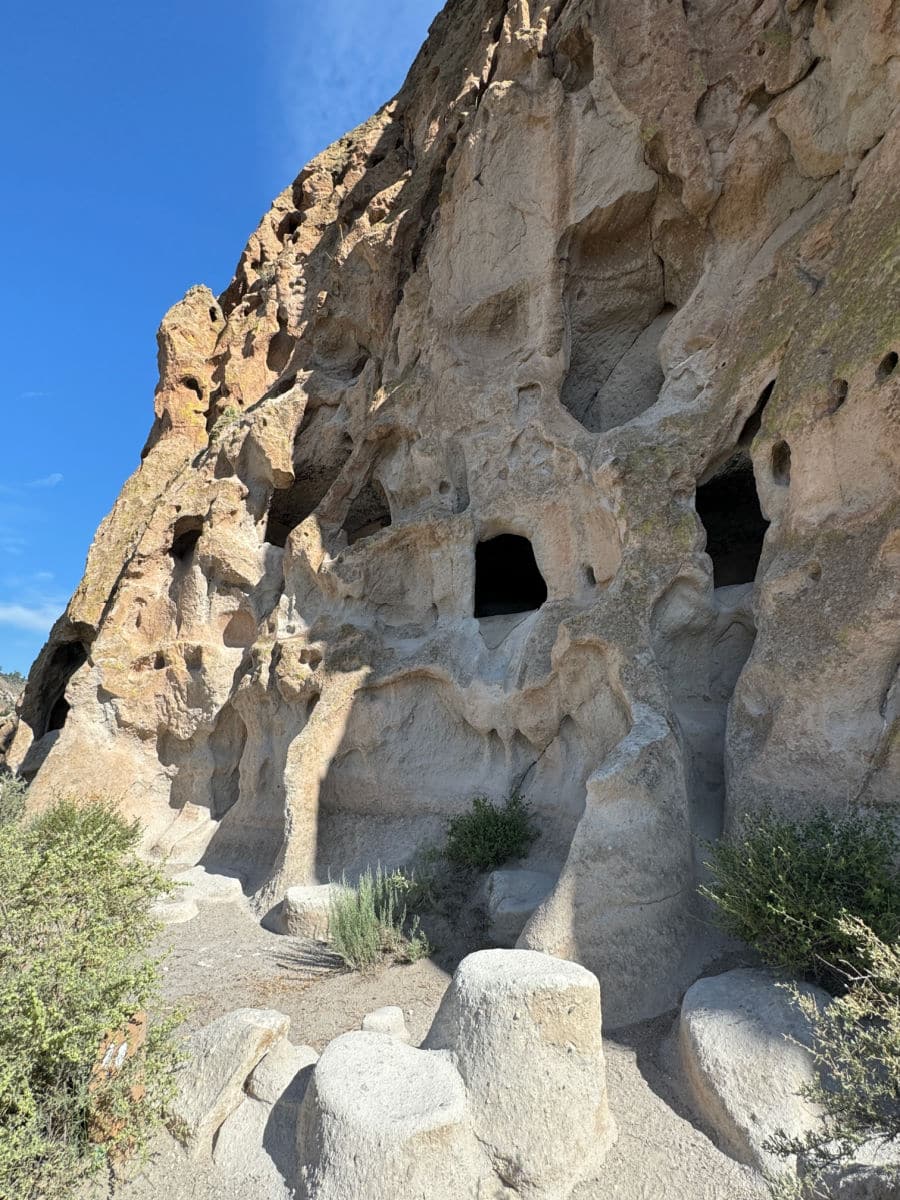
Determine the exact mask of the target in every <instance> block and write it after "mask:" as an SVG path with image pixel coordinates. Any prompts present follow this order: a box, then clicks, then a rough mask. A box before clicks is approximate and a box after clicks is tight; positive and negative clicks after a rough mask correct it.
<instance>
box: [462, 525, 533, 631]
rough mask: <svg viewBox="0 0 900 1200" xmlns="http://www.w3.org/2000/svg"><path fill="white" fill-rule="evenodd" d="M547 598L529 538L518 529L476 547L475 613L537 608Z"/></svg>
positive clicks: (490, 613)
mask: <svg viewBox="0 0 900 1200" xmlns="http://www.w3.org/2000/svg"><path fill="white" fill-rule="evenodd" d="M546 599H547V585H546V583H545V582H544V577H543V576H542V575H541V573H540V571H539V570H538V565H537V562H536V560H535V557H534V550H533V549H532V548H531V542H529V540H528V538H525V537H519V536H518V535H517V534H514V533H501V534H499V535H498V536H497V537H493V538H488V540H487V541H484V542H479V543H478V545H477V546H476V547H475V616H476V617H496V616H500V615H501V614H503V613H524V612H533V611H534V610H535V609H537V608H540V607H541V605H542V604H543V603H544V601H545V600H546Z"/></svg>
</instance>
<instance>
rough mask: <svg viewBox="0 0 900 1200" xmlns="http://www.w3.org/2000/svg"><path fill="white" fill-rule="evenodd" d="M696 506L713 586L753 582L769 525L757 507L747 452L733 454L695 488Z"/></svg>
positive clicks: (756, 494)
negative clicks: (710, 563) (709, 561)
mask: <svg viewBox="0 0 900 1200" xmlns="http://www.w3.org/2000/svg"><path fill="white" fill-rule="evenodd" d="M696 507H697V516H698V517H699V518H700V520H701V521H702V522H703V527H704V529H705V530H706V553H707V554H708V555H709V557H710V558H711V559H712V564H713V583H714V586H715V587H728V586H729V585H731V584H735V583H752V582H753V581H754V579H755V578H756V569H757V567H758V566H759V559H760V555H761V554H762V546H763V539H764V537H765V535H766V530H767V529H768V527H769V522H768V521H767V520H766V519H765V517H764V516H763V514H762V509H761V508H760V505H759V495H758V493H757V491H756V479H755V477H754V474H753V463H752V461H751V459H750V455H749V454H748V453H747V452H746V451H743V450H742V451H739V452H738V453H737V454H734V455H732V457H731V458H730V459H729V460H728V462H727V463H726V464H725V466H724V467H723V468H722V469H721V470H720V471H718V472H717V473H716V474H715V475H714V476H713V477H712V479H710V480H709V481H708V482H707V483H703V484H701V485H700V486H699V487H698V488H697V497H696Z"/></svg>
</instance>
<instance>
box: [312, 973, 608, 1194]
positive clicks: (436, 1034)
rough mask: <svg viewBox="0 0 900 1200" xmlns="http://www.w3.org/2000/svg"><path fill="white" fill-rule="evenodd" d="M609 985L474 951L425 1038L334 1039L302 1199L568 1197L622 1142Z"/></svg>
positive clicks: (367, 1034)
mask: <svg viewBox="0 0 900 1200" xmlns="http://www.w3.org/2000/svg"><path fill="white" fill-rule="evenodd" d="M600 1029H601V1018H600V988H599V985H598V983H597V980H596V978H595V977H594V976H593V975H591V973H590V972H589V971H586V970H585V969H584V968H583V967H581V966H579V965H578V964H577V963H571V962H563V961H561V960H560V959H555V958H551V957H550V956H549V955H546V954H539V953H536V952H534V951H527V950H484V951H480V952H479V953H476V954H470V955H469V956H468V957H467V958H465V959H463V961H462V962H461V963H460V965H459V967H458V968H457V969H456V972H455V974H454V976H453V980H452V982H451V984H450V988H449V990H448V991H447V994H446V995H445V997H444V1000H443V1002H442V1004H441V1007H440V1010H439V1011H438V1013H437V1016H436V1017H435V1020H434V1023H433V1025H432V1028H431V1031H430V1032H429V1034H428V1037H427V1038H426V1040H425V1042H424V1044H423V1048H422V1049H420V1050H416V1049H413V1048H411V1047H408V1046H406V1045H404V1044H403V1042H402V1041H401V1040H400V1039H399V1038H397V1037H396V1036H385V1034H384V1033H380V1032H374V1031H370V1030H364V1031H360V1032H356V1033H348V1034H344V1035H343V1036H341V1037H339V1038H337V1039H336V1040H335V1041H333V1042H331V1043H330V1045H329V1046H327V1047H326V1049H325V1050H324V1051H323V1053H322V1057H321V1058H320V1059H319V1061H318V1063H317V1064H316V1067H315V1071H314V1074H313V1081H312V1083H311V1084H310V1086H309V1088H308V1090H307V1093H306V1096H305V1098H304V1102H303V1107H302V1110H301V1117H300V1123H299V1126H298V1142H297V1145H298V1157H299V1160H300V1164H301V1180H302V1183H301V1188H300V1194H301V1196H306V1197H309V1200H313V1198H315V1200H331V1198H333V1200H338V1198H340V1200H346V1198H347V1197H350V1196H363V1195H365V1196H366V1197H367V1198H369V1200H382V1197H383V1198H384V1200H389V1198H390V1200H396V1197H398V1196H404V1197H410V1200H412V1198H413V1197H415V1198H417V1200H418V1198H421V1200H425V1198H426V1197H427V1198H428V1200H432V1198H434V1200H442V1198H443V1197H447V1198H448V1200H449V1198H450V1197H453V1198H454V1200H459V1198H461V1197H473V1198H474V1197H485V1198H488V1197H490V1198H494V1197H496V1198H497V1200H500V1198H501V1197H505V1196H513V1195H515V1196H520V1197H523V1198H528V1200H565V1198H566V1197H569V1196H570V1195H572V1193H573V1191H574V1190H575V1189H576V1188H577V1187H579V1185H581V1184H582V1183H585V1182H586V1181H589V1180H591V1179H593V1178H594V1177H595V1175H596V1173H597V1171H598V1170H599V1168H600V1165H601V1164H602V1162H603V1159H604V1158H605V1156H606V1153H607V1151H608V1149H609V1147H610V1145H611V1144H612V1142H613V1141H614V1140H615V1125H614V1123H613V1121H612V1118H611V1117H610V1114H609V1109H608V1105H607V1097H606V1077H605V1068H604V1063H603V1050H602V1045H601V1036H600Z"/></svg>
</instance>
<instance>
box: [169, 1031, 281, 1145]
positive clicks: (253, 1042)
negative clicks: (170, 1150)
mask: <svg viewBox="0 0 900 1200" xmlns="http://www.w3.org/2000/svg"><path fill="white" fill-rule="evenodd" d="M289 1028H290V1018H289V1017H287V1016H285V1015H284V1013H280V1012H276V1011H275V1010H274V1009H267V1008H239V1009H236V1010H235V1011H234V1012H230V1013H226V1015H225V1016H223V1017H219V1018H218V1020H216V1021H213V1022H212V1023H211V1024H209V1025H207V1026H205V1027H204V1028H203V1029H200V1030H198V1031H197V1032H196V1033H194V1034H192V1035H191V1037H190V1038H188V1040H187V1044H186V1046H185V1050H186V1054H187V1058H186V1061H185V1063H184V1065H183V1066H182V1067H181V1068H180V1070H179V1076H178V1093H177V1095H176V1097H175V1100H174V1101H173V1103H172V1105H171V1109H170V1115H171V1117H172V1123H173V1127H174V1129H175V1130H176V1132H177V1134H178V1136H179V1138H180V1139H181V1140H182V1141H183V1142H184V1143H185V1145H186V1146H187V1147H188V1148H189V1149H190V1150H191V1151H192V1152H193V1153H195V1154H203V1153H208V1152H209V1150H210V1147H211V1140H212V1136H213V1134H214V1133H215V1132H216V1130H217V1129H218V1128H219V1126H220V1125H221V1124H222V1123H223V1122H224V1121H225V1119H226V1117H228V1116H229V1115H230V1114H231V1113H232V1112H233V1111H234V1110H235V1108H237V1106H238V1104H240V1102H241V1100H242V1098H243V1095H244V1092H243V1088H244V1083H245V1081H246V1079H247V1076H248V1075H249V1074H250V1072H251V1071H252V1070H253V1068H254V1067H255V1066H256V1064H257V1063H258V1062H259V1061H260V1059H261V1058H262V1056H263V1055H264V1054H265V1053H266V1051H267V1050H268V1049H269V1047H270V1046H271V1045H272V1044H273V1042H276V1041H278V1040H279V1039H280V1038H283V1037H285V1036H286V1035H287V1032H288V1029H289Z"/></svg>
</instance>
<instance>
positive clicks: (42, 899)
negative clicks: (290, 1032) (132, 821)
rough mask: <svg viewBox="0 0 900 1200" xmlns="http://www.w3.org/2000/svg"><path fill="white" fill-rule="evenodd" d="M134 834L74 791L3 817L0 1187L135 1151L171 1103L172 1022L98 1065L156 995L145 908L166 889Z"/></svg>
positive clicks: (48, 1178)
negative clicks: (118, 1064)
mask: <svg viewBox="0 0 900 1200" xmlns="http://www.w3.org/2000/svg"><path fill="white" fill-rule="evenodd" d="M137 837H138V832H137V827H136V826H134V825H129V824H127V823H126V822H124V821H123V820H122V819H121V818H120V817H119V816H118V815H117V814H116V813H115V812H114V811H113V809H112V808H111V807H109V806H107V805H105V804H87V805H79V804H75V803H72V802H68V801H66V802H61V803H59V804H57V805H56V806H54V807H53V808H52V809H50V810H48V811H47V812H45V813H43V814H41V815H40V816H38V817H37V818H35V819H32V820H31V821H25V822H16V823H10V824H6V825H3V826H2V827H0V862H2V864H3V870H2V872H0V1196H16V1197H17V1200H31V1198H32V1197H35V1198H36V1197H44V1196H47V1195H51V1194H65V1193H66V1192H67V1191H68V1190H69V1189H70V1188H71V1187H72V1186H73V1184H74V1183H75V1182H76V1181H78V1180H79V1179H81V1178H82V1177H83V1176H84V1175H86V1174H88V1173H90V1172H91V1171H92V1170H94V1169H98V1168H100V1167H102V1166H104V1164H106V1163H109V1162H111V1161H115V1160H116V1159H117V1158H118V1157H119V1156H121V1155H122V1154H123V1153H125V1152H126V1151H128V1150H132V1149H136V1148H140V1147H141V1145H142V1144H143V1143H144V1142H145V1140H146V1136H147V1134H148V1133H149V1131H150V1130H151V1129H152V1128H153V1127H154V1125H155V1124H156V1122H157V1121H158V1120H159V1119H160V1117H161V1114H162V1111H163V1108H164V1106H165V1104H166V1102H167V1100H168V1097H169V1094H170V1086H171V1078H172V1067H173V1066H174V1052H173V1050H172V1041H171V1025H172V1022H171V1021H170V1022H168V1023H165V1022H160V1023H152V1022H151V1026H150V1031H149V1034H148V1036H147V1040H146V1042H145V1043H144V1045H143V1046H142V1047H141V1048H139V1049H138V1050H137V1052H136V1053H135V1054H134V1055H133V1057H131V1058H129V1059H128V1060H127V1061H126V1063H125V1065H124V1066H123V1067H122V1069H121V1070H119V1071H117V1072H113V1073H111V1074H110V1075H109V1076H108V1078H104V1076H103V1075H102V1074H101V1075H100V1076H98V1075H97V1073H96V1072H95V1071H94V1068H95V1066H96V1063H97V1056H98V1051H99V1049H100V1046H101V1043H102V1042H103V1040H104V1037H105V1036H106V1035H108V1034H111V1033H115V1032H117V1031H122V1030H124V1029H126V1027H127V1025H128V1022H129V1020H130V1019H131V1018H132V1017H133V1016H134V1015H135V1014H137V1013H139V1012H147V1011H149V1010H151V1009H152V1007H153V1006H154V1004H155V1003H156V1000H157V995H158V984H159V966H158V963H157V962H156V961H154V960H152V959H149V958H147V957H146V946H147V944H148V942H149V941H150V939H151V937H152V936H153V934H154V933H155V932H156V925H155V924H154V922H153V920H152V919H151V917H150V915H149V906H150V904H151V902H152V901H153V900H154V899H156V898H157V897H158V896H160V895H162V894H164V893H166V892H168V891H169V890H170V889H169V884H168V883H167V881H166V880H165V879H164V877H163V876H161V875H160V873H159V872H158V871H157V870H156V869H155V868H154V867H152V866H150V865H148V864H146V863H144V862H141V861H140V860H139V859H137V858H136V857H135V855H134V849H135V845H136V842H137Z"/></svg>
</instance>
